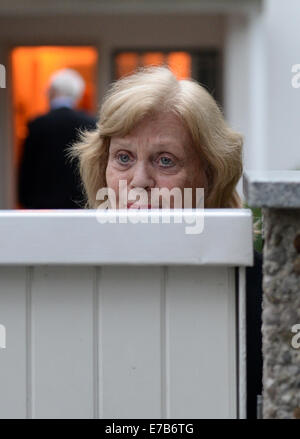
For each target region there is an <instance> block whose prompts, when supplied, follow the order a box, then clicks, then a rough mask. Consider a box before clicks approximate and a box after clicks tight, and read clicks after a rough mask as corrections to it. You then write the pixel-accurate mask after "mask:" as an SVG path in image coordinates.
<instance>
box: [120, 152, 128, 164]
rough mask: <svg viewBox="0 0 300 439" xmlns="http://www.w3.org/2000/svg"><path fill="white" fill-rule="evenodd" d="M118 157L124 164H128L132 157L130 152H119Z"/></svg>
mask: <svg viewBox="0 0 300 439" xmlns="http://www.w3.org/2000/svg"><path fill="white" fill-rule="evenodd" d="M117 159H118V161H119V162H120V163H121V164H122V165H126V164H127V163H128V162H129V161H130V157H129V155H128V154H125V153H123V154H118V155H117Z"/></svg>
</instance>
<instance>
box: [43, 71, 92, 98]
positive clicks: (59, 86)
mask: <svg viewBox="0 0 300 439" xmlns="http://www.w3.org/2000/svg"><path fill="white" fill-rule="evenodd" d="M84 88H85V84H84V80H83V79H82V77H81V76H80V74H79V73H77V72H76V71H75V70H73V69H62V70H58V71H57V72H55V73H54V74H53V75H52V76H51V78H50V81H49V86H48V97H49V100H50V102H51V101H53V99H56V98H68V99H69V100H70V103H71V104H72V105H73V106H75V105H76V103H77V102H78V100H79V99H80V98H81V96H82V94H83V92H84Z"/></svg>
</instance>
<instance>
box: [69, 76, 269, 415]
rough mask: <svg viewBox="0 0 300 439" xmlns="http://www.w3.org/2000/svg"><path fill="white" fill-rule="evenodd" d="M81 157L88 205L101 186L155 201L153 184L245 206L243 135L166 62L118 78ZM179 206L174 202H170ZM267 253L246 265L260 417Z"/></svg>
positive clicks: (251, 364)
mask: <svg viewBox="0 0 300 439" xmlns="http://www.w3.org/2000/svg"><path fill="white" fill-rule="evenodd" d="M72 157H73V158H78V159H79V165H80V173H81V177H82V182H83V187H84V190H85V193H86V196H87V202H86V207H89V208H98V207H99V206H100V205H101V203H103V199H98V196H97V193H98V191H99V189H101V188H105V187H108V188H110V189H113V190H114V193H115V194H116V198H115V201H116V207H117V208H120V207H127V208H149V207H150V208H153V207H163V206H162V200H161V199H160V200H159V204H158V205H153V203H152V197H151V191H153V190H154V189H162V188H167V189H169V190H172V189H174V188H178V189H179V190H180V191H181V192H184V189H186V188H191V189H192V191H193V194H192V206H191V207H197V196H196V189H197V188H204V207H205V208H240V207H242V202H241V199H240V197H239V195H238V193H237V191H236V184H237V182H238V181H239V179H240V177H241V175H242V169H243V168H242V137H241V135H240V134H238V133H236V132H235V131H233V130H232V129H231V128H230V127H229V126H228V125H227V124H226V122H225V120H224V118H223V115H222V112H221V110H220V108H219V107H218V105H217V103H216V102H215V100H214V99H213V98H212V96H211V95H210V94H209V93H208V92H207V91H206V90H205V89H204V88H203V87H202V86H200V85H199V84H198V83H197V82H196V81H194V80H192V79H187V80H177V79H176V77H175V76H174V75H173V73H172V72H171V71H170V70H169V69H168V68H166V67H151V68H145V69H140V70H138V71H137V72H135V73H134V74H132V75H130V76H127V77H125V78H123V79H120V80H119V81H116V82H115V83H113V84H112V86H111V88H110V89H109V91H108V93H107V95H106V96H105V99H104V102H103V104H102V107H101V110H100V117H99V121H98V125H97V129H95V130H94V131H91V132H85V133H83V134H82V136H81V141H80V142H78V143H77V144H75V145H74V146H73V148H72ZM121 180H123V181H125V182H126V191H127V194H128V192H129V191H131V190H133V189H143V190H145V191H146V194H147V195H148V197H147V199H146V201H145V200H142V201H141V199H138V198H137V199H136V200H131V201H129V202H128V203H127V205H125V206H124V205H123V204H122V203H121V202H120V198H121V197H120V195H121V194H120V186H119V182H120V181H121ZM170 207H177V206H174V203H173V204H172V203H171V204H170ZM261 262H262V261H261V257H260V256H259V255H258V254H257V253H255V266H254V267H253V268H252V267H251V268H250V267H247V293H248V294H247V325H248V326H247V352H248V358H247V387H248V389H247V390H248V403H247V413H248V417H249V418H251V417H252V418H255V416H256V415H255V411H256V395H258V394H260V393H261V381H262V379H261V376H262V356H261V332H260V324H261V295H262V292H261V283H262V279H261Z"/></svg>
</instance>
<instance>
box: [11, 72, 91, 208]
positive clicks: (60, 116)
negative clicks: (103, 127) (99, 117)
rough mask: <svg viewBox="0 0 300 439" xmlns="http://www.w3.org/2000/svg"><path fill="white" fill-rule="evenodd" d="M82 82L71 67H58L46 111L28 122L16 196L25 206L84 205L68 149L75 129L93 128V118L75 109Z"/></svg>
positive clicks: (77, 130)
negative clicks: (59, 68) (48, 109)
mask: <svg viewBox="0 0 300 439" xmlns="http://www.w3.org/2000/svg"><path fill="white" fill-rule="evenodd" d="M84 88H85V83H84V80H83V79H82V77H81V76H80V75H79V73H77V72H76V71H75V70H72V69H62V70H59V71H57V72H55V73H54V74H53V75H52V76H51V78H50V81H49V86H48V90H47V93H48V99H49V104H50V111H49V112H48V113H47V114H45V115H42V116H40V117H37V118H36V119H34V120H33V121H31V122H29V124H28V136H27V138H26V140H25V144H24V151H23V157H22V160H21V164H20V169H19V180H18V197H19V202H20V203H21V205H22V207H24V208H28V209H76V208H81V207H83V206H84V202H85V200H84V199H83V194H82V190H81V182H80V178H79V172H78V169H77V168H76V162H71V161H70V160H68V158H67V156H66V154H67V152H68V148H69V146H70V145H72V144H73V143H74V142H75V141H76V140H78V133H79V130H81V129H82V130H85V129H94V128H95V127H96V120H95V119H94V118H92V117H90V116H88V115H87V114H86V113H84V112H82V111H78V110H76V109H75V107H76V105H77V103H78V101H79V100H80V98H81V97H82V94H83V92H84Z"/></svg>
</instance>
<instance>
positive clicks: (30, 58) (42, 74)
mask: <svg viewBox="0 0 300 439" xmlns="http://www.w3.org/2000/svg"><path fill="white" fill-rule="evenodd" d="M97 62H98V52H97V50H96V49H95V48H94V47H91V46H34V47H32V46H29V47H28V46H26V47H24V46H20V47H15V48H14V49H13V50H12V52H11V66H12V98H13V132H14V136H13V145H14V146H13V148H14V151H13V166H14V173H15V176H16V179H17V178H18V169H19V165H20V159H21V157H22V152H23V146H24V141H25V138H26V136H27V124H28V122H29V121H30V120H32V119H34V118H35V117H37V116H39V115H41V114H43V113H46V112H47V111H48V110H49V104H48V99H47V94H46V91H47V85H48V81H49V78H50V76H51V75H52V74H53V73H54V72H55V71H57V70H59V69H63V68H71V69H74V70H76V71H78V73H80V75H81V76H82V77H83V79H84V80H85V84H86V87H85V91H84V94H83V96H82V98H81V100H80V102H79V103H78V105H77V108H78V109H81V110H84V111H86V112H88V113H90V114H95V113H96V110H97V100H98V99H97V90H96V82H97ZM16 186H17V185H16ZM15 199H16V206H15V208H17V209H18V208H20V207H21V206H20V205H19V203H18V201H17V197H16V198H15Z"/></svg>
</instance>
